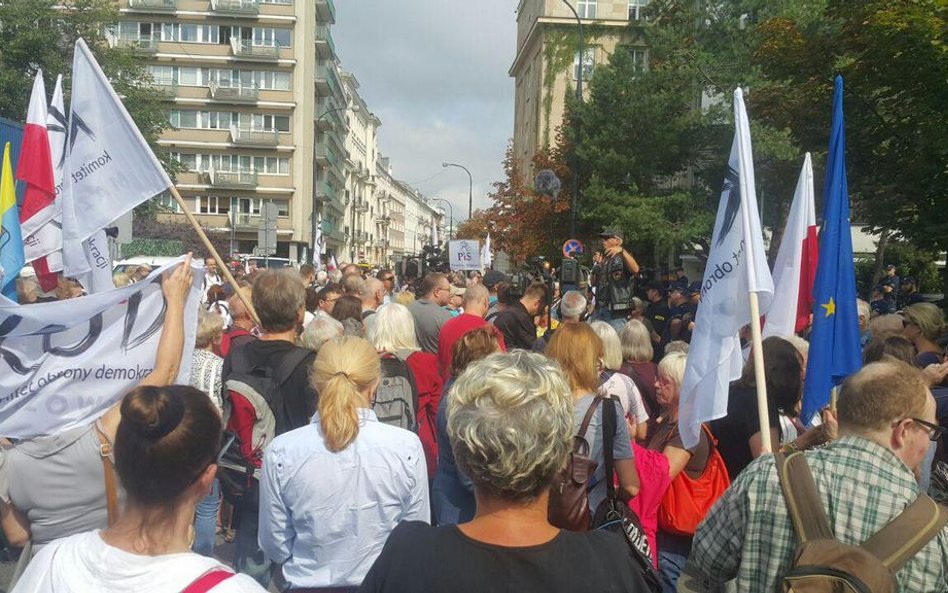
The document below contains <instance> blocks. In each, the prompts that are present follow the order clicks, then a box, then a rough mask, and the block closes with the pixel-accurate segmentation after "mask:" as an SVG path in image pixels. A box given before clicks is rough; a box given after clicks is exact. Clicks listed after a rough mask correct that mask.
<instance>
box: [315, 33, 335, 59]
mask: <svg viewBox="0 0 948 593" xmlns="http://www.w3.org/2000/svg"><path fill="white" fill-rule="evenodd" d="M335 53H336V44H335V43H334V42H333V40H332V33H331V32H330V31H329V26H328V25H317V26H316V55H317V56H319V57H320V58H331V57H332V56H333V55H334V54H335Z"/></svg>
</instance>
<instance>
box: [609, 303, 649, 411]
mask: <svg viewBox="0 0 948 593" xmlns="http://www.w3.org/2000/svg"><path fill="white" fill-rule="evenodd" d="M619 340H620V342H621V343H622V357H623V358H624V359H625V362H624V363H623V364H622V367H620V368H619V372H620V373H622V374H624V375H625V376H627V377H629V378H630V379H632V381H633V382H635V386H636V387H638V389H639V393H640V394H641V395H642V401H643V402H644V403H645V407H646V410H647V411H648V414H649V416H650V417H653V418H654V417H656V416H658V414H659V406H658V401H657V400H656V398H655V378H656V375H657V371H658V365H656V364H655V363H654V362H652V358H653V357H654V356H655V351H654V349H653V347H652V340H651V338H650V337H649V331H648V329H646V327H645V324H644V323H642V322H641V321H638V320H636V319H632V320H630V321H629V322H628V323H626V324H625V327H623V328H622V333H621V334H619Z"/></svg>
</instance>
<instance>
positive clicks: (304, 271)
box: [300, 264, 316, 288]
mask: <svg viewBox="0 0 948 593" xmlns="http://www.w3.org/2000/svg"><path fill="white" fill-rule="evenodd" d="M300 281H301V282H302V283H303V288H310V287H311V286H313V284H315V283H316V266H314V265H313V264H303V265H301V266H300Z"/></svg>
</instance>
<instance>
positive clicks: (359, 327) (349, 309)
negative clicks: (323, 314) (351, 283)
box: [332, 276, 365, 338]
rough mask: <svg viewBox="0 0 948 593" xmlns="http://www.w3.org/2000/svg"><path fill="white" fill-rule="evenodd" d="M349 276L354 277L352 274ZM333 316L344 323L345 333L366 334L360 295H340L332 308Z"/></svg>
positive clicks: (360, 336) (356, 335)
mask: <svg viewBox="0 0 948 593" xmlns="http://www.w3.org/2000/svg"><path fill="white" fill-rule="evenodd" d="M347 277H348V278H352V276H347ZM360 281H361V279H360ZM332 317H333V319H335V320H336V321H338V322H339V323H341V324H342V327H343V328H344V331H345V335H347V336H354V337H357V338H362V337H364V336H365V326H364V325H363V323H362V301H361V300H360V299H359V297H357V296H354V295H351V294H347V295H343V296H341V297H339V298H338V299H337V300H336V304H335V306H334V307H333V308H332Z"/></svg>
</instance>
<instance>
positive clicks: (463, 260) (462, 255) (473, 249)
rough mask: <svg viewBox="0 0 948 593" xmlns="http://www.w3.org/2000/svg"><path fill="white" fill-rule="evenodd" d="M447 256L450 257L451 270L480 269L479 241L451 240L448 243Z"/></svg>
mask: <svg viewBox="0 0 948 593" xmlns="http://www.w3.org/2000/svg"><path fill="white" fill-rule="evenodd" d="M448 256H449V257H450V258H451V269H452V270H462V271H467V270H480V269H481V242H480V241H464V240H459V241H451V242H450V243H449V244H448Z"/></svg>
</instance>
